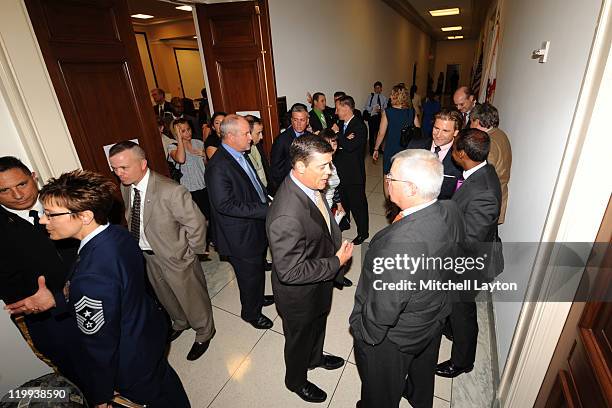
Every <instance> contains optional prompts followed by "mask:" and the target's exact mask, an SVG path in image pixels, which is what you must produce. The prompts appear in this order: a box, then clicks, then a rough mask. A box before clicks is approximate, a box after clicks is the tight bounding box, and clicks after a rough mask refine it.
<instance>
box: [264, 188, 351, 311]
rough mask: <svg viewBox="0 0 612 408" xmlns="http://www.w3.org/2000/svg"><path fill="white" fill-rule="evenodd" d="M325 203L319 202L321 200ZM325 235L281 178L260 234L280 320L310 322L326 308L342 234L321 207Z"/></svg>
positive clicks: (307, 204) (311, 209)
mask: <svg viewBox="0 0 612 408" xmlns="http://www.w3.org/2000/svg"><path fill="white" fill-rule="evenodd" d="M323 202H325V200H323ZM325 207H326V208H327V211H328V214H329V218H330V225H331V234H330V232H329V230H328V228H327V224H326V223H325V219H324V218H323V216H322V215H321V212H320V211H319V209H318V208H317V206H316V205H315V204H314V203H313V202H312V200H311V199H310V198H308V196H306V194H305V193H304V192H303V191H302V190H301V189H300V188H299V187H298V186H297V185H296V184H295V182H294V181H293V180H292V179H291V178H290V177H287V178H286V179H285V181H284V182H283V184H282V185H281V186H280V187H279V189H278V191H277V192H276V196H275V197H274V201H273V202H272V205H271V206H270V211H269V212H268V218H267V220H266V232H267V234H268V240H269V242H270V251H271V252H272V289H273V291H274V300H275V302H276V307H277V308H278V310H279V312H280V314H281V316H282V317H283V318H284V319H296V318H299V319H304V320H307V319H312V318H315V317H317V316H320V315H321V314H323V313H327V312H329V310H330V307H331V300H332V290H333V280H334V278H335V277H337V276H339V275H340V274H338V271H339V269H340V260H339V259H338V257H336V256H335V254H336V251H338V249H339V248H340V244H341V240H342V235H341V232H340V228H339V227H338V225H337V224H336V222H335V221H334V218H333V215H332V213H331V211H329V208H328V207H327V203H326V204H325Z"/></svg>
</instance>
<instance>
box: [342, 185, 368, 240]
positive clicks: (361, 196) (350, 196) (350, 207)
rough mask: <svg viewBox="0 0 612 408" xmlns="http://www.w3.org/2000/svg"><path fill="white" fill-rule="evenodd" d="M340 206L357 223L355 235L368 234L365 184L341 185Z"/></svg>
mask: <svg viewBox="0 0 612 408" xmlns="http://www.w3.org/2000/svg"><path fill="white" fill-rule="evenodd" d="M341 195H342V206H343V207H344V210H345V211H346V213H347V214H352V215H353V219H354V220H355V224H357V235H368V230H369V228H370V227H369V223H370V217H369V214H368V199H367V197H366V193H365V184H353V185H351V184H348V185H344V184H343V185H342V189H341Z"/></svg>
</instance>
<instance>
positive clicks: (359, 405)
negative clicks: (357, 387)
mask: <svg viewBox="0 0 612 408" xmlns="http://www.w3.org/2000/svg"><path fill="white" fill-rule="evenodd" d="M362 407H363V404H362V403H361V400H359V401H357V404H355V408H362Z"/></svg>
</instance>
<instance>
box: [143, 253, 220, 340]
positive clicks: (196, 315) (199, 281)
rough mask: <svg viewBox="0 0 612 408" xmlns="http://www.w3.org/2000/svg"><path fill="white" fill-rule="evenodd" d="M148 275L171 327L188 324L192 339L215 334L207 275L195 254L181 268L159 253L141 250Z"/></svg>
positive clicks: (204, 338) (178, 328)
mask: <svg viewBox="0 0 612 408" xmlns="http://www.w3.org/2000/svg"><path fill="white" fill-rule="evenodd" d="M144 257H145V261H146V265H147V276H148V277H149V281H150V282H151V286H153V290H154V291H155V294H156V295H157V298H158V299H159V302H160V303H161V304H162V306H164V308H165V309H166V311H167V312H168V314H169V315H170V319H172V328H173V329H174V330H185V329H188V328H189V327H191V328H192V329H193V330H195V332H196V337H195V340H196V341H199V342H205V341H207V340H209V339H211V338H212V336H213V335H214V334H215V323H214V321H213V313H212V306H211V304H210V297H209V295H208V288H207V287H206V278H205V277H204V271H203V270H202V265H200V261H199V260H198V258H197V257H194V259H193V262H192V264H191V265H190V266H189V267H188V268H187V269H186V270H183V271H176V270H171V269H170V268H168V266H167V265H166V264H163V263H162V262H161V260H160V258H159V256H158V255H150V254H147V253H144Z"/></svg>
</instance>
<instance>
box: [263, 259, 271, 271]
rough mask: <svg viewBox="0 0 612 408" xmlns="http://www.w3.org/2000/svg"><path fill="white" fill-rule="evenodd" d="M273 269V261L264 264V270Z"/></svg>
mask: <svg viewBox="0 0 612 408" xmlns="http://www.w3.org/2000/svg"><path fill="white" fill-rule="evenodd" d="M271 270H272V262H268V261H266V264H265V265H264V271H271Z"/></svg>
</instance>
